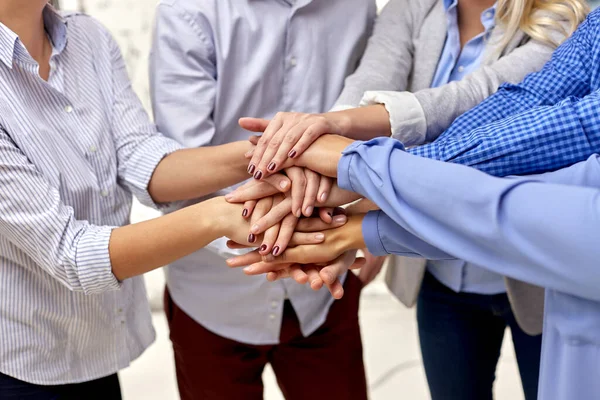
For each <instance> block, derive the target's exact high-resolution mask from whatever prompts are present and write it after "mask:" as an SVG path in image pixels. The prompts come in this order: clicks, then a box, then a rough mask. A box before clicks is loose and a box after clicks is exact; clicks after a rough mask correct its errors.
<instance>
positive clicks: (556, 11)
mask: <svg viewBox="0 0 600 400" xmlns="http://www.w3.org/2000/svg"><path fill="white" fill-rule="evenodd" d="M496 10H497V13H496V20H497V25H499V26H501V27H502V28H504V30H505V34H504V35H503V38H502V39H501V40H500V43H498V49H504V48H505V47H506V46H507V45H508V44H509V42H510V41H511V39H512V38H513V37H514V35H515V34H516V33H517V32H518V31H523V32H524V33H525V34H526V35H527V36H529V37H530V38H531V39H533V40H537V41H540V42H542V43H546V44H548V45H549V46H552V47H558V46H559V45H560V44H561V43H562V42H563V41H564V40H566V39H567V38H568V37H569V36H571V34H572V33H573V32H575V29H577V26H578V25H579V23H580V22H581V21H583V20H584V19H585V17H586V16H587V14H588V13H589V11H590V8H589V6H588V5H587V2H586V1H583V0H498V5H497V7H496ZM553 33H554V34H553ZM557 33H558V35H557ZM557 36H558V37H560V39H559V40H556V37H557Z"/></svg>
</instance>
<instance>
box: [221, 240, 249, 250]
mask: <svg viewBox="0 0 600 400" xmlns="http://www.w3.org/2000/svg"><path fill="white" fill-rule="evenodd" d="M227 247H228V248H230V249H234V250H236V249H250V248H252V247H250V246H248V245H245V244H242V243H238V242H234V241H233V240H228V241H227Z"/></svg>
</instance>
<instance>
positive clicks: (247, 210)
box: [242, 200, 256, 218]
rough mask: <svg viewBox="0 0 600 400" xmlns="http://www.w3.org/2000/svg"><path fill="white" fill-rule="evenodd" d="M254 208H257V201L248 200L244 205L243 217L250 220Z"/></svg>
mask: <svg viewBox="0 0 600 400" xmlns="http://www.w3.org/2000/svg"><path fill="white" fill-rule="evenodd" d="M254 207H256V200H248V201H247V202H245V203H244V209H243V210H242V217H244V218H249V217H250V216H252V213H253V212H254Z"/></svg>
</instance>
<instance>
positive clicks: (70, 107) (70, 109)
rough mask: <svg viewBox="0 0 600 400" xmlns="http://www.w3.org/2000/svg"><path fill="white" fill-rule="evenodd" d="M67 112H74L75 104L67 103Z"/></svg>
mask: <svg viewBox="0 0 600 400" xmlns="http://www.w3.org/2000/svg"><path fill="white" fill-rule="evenodd" d="M65 112H66V113H68V114H70V113H72V112H73V106H72V105H70V104H69V105H67V106H65Z"/></svg>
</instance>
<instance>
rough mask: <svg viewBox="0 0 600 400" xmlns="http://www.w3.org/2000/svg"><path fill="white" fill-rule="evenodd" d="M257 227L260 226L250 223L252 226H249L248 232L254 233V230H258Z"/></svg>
mask: <svg viewBox="0 0 600 400" xmlns="http://www.w3.org/2000/svg"><path fill="white" fill-rule="evenodd" d="M259 228H260V227H259V226H258V225H256V224H255V225H252V228H250V232H254V233H256V232H258V229H259Z"/></svg>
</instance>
